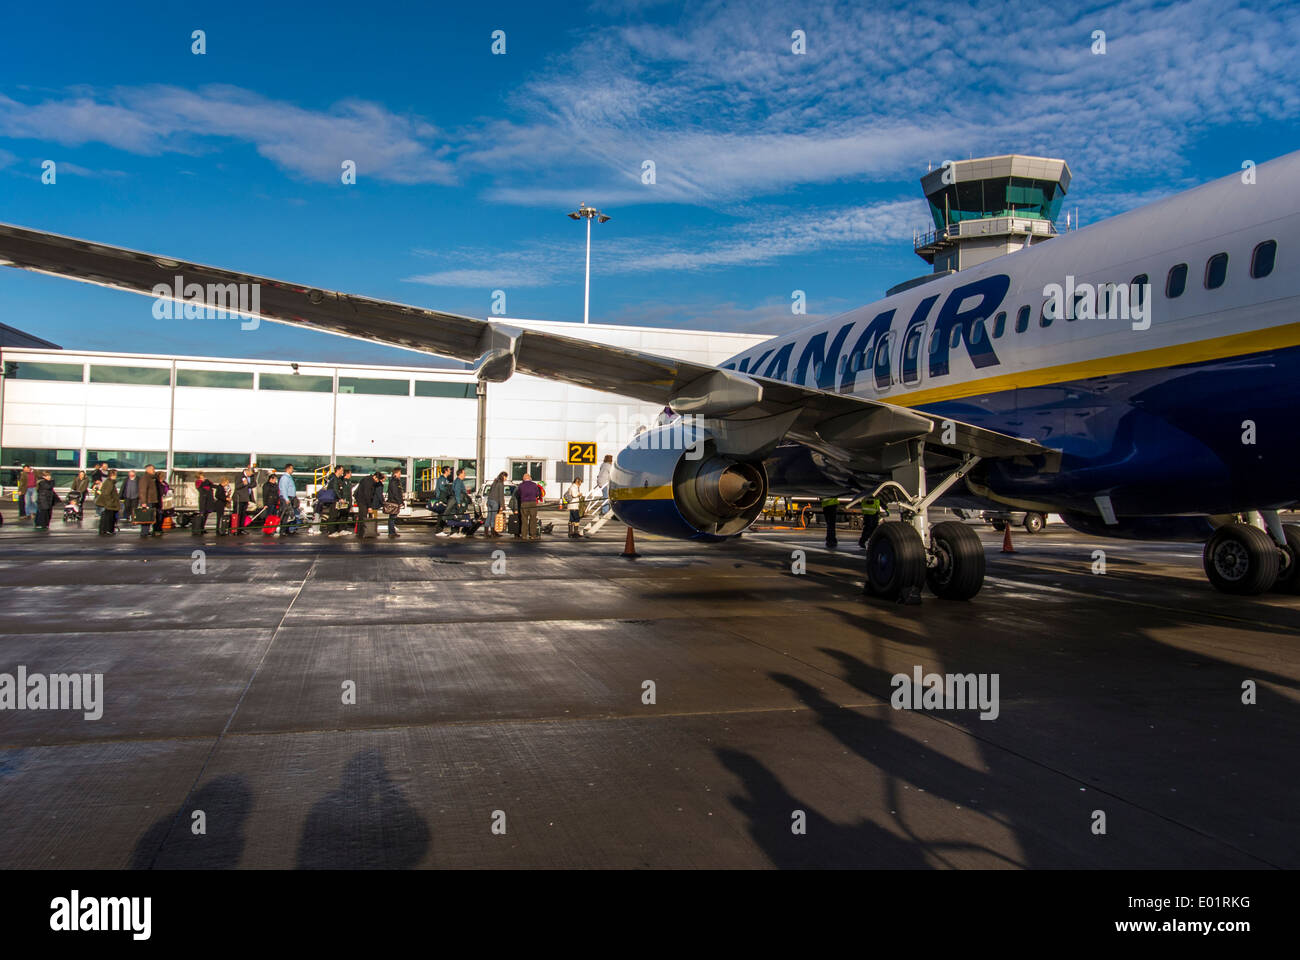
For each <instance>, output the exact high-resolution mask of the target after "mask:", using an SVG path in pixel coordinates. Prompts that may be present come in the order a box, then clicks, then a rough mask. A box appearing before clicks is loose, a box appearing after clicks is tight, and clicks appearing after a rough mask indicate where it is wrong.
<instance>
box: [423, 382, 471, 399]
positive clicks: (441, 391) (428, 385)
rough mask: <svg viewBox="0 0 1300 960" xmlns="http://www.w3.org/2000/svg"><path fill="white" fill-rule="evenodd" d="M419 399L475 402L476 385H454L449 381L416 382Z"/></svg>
mask: <svg viewBox="0 0 1300 960" xmlns="http://www.w3.org/2000/svg"><path fill="white" fill-rule="evenodd" d="M415 395H416V396H417V397H447V398H449V399H452V400H473V399H474V396H475V393H474V384H472V383H452V382H451V381H448V380H416V381H415Z"/></svg>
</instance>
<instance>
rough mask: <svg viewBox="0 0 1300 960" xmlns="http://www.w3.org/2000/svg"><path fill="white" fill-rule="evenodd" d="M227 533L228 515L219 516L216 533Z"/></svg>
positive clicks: (228, 527) (228, 525)
mask: <svg viewBox="0 0 1300 960" xmlns="http://www.w3.org/2000/svg"><path fill="white" fill-rule="evenodd" d="M229 532H230V514H228V513H223V514H222V515H221V516H219V517H218V518H217V533H218V534H222V533H229Z"/></svg>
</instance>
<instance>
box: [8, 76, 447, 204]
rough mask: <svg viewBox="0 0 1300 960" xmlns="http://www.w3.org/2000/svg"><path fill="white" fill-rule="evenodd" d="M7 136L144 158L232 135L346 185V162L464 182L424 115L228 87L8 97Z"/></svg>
mask: <svg viewBox="0 0 1300 960" xmlns="http://www.w3.org/2000/svg"><path fill="white" fill-rule="evenodd" d="M0 136H7V137H15V138H32V139H39V140H45V141H48V142H53V143H59V144H63V145H65V146H80V145H82V144H86V143H92V142H93V143H104V144H107V145H108V146H111V147H115V148H117V149H120V150H125V151H128V152H130V153H135V154H143V155H158V154H162V153H189V154H192V153H198V152H201V151H202V150H204V149H206V148H207V147H209V146H210V145H211V144H212V143H213V142H214V141H217V140H221V139H227V140H236V141H242V142H246V143H250V144H252V145H253V146H254V147H255V149H256V150H257V152H258V153H259V154H261V155H262V156H264V157H266V158H267V159H268V160H271V161H272V162H273V163H275V164H276V165H277V166H279V167H281V168H283V169H285V170H288V171H291V172H292V173H295V174H297V175H299V176H303V177H306V178H308V179H312V180H322V181H337V179H338V177H339V175H340V172H341V165H342V163H343V161H345V160H352V161H354V162H355V163H356V164H357V173H358V176H362V177H366V176H370V177H375V178H376V179H380V180H388V181H391V182H395V183H453V182H455V175H454V171H453V167H452V165H451V163H450V162H448V160H447V159H445V156H444V154H445V152H446V148H445V146H440V145H439V144H438V143H437V141H438V139H439V133H438V131H437V130H436V129H435V128H434V127H433V126H431V125H430V124H428V123H427V122H425V121H423V120H420V119H418V118H413V117H401V116H398V115H396V114H393V113H391V112H389V111H388V110H386V109H384V108H383V107H381V106H379V105H378V104H374V103H369V102H367V101H363V100H343V101H340V102H339V103H336V104H334V105H333V106H332V107H331V108H330V109H329V110H328V111H317V110H307V109H304V108H302V107H298V106H296V105H294V104H290V103H286V102H284V101H279V100H271V99H268V98H266V97H262V96H260V95H258V94H255V93H251V92H249V91H247V90H243V89H240V88H238V87H232V86H224V85H220V86H208V87H203V88H201V89H199V90H197V91H194V90H184V89H181V88H179V87H169V86H149V87H136V88H118V89H115V90H113V91H111V92H108V93H105V94H96V93H90V92H84V91H83V92H79V93H76V94H74V95H72V96H70V97H68V98H67V99H64V100H47V101H44V102H42V103H36V104H25V103H20V102H18V101H17V100H14V99H12V98H10V97H6V96H4V95H0Z"/></svg>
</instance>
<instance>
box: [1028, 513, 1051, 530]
mask: <svg viewBox="0 0 1300 960" xmlns="http://www.w3.org/2000/svg"><path fill="white" fill-rule="evenodd" d="M1046 525H1047V518H1046V517H1045V516H1043V515H1042V514H1041V513H1035V512H1034V511H1032V510H1030V511H1029V512H1028V513H1026V514H1025V531H1026V532H1027V533H1042V532H1043V527H1045V526H1046Z"/></svg>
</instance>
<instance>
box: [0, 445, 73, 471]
mask: <svg viewBox="0 0 1300 960" xmlns="http://www.w3.org/2000/svg"><path fill="white" fill-rule="evenodd" d="M0 463H3V464H4V465H5V466H12V467H21V466H23V465H24V464H28V465H30V466H33V467H45V468H52V467H74V468H75V467H79V466H81V451H80V450H67V449H64V450H59V449H57V448H54V447H5V448H4V449H0Z"/></svg>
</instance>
